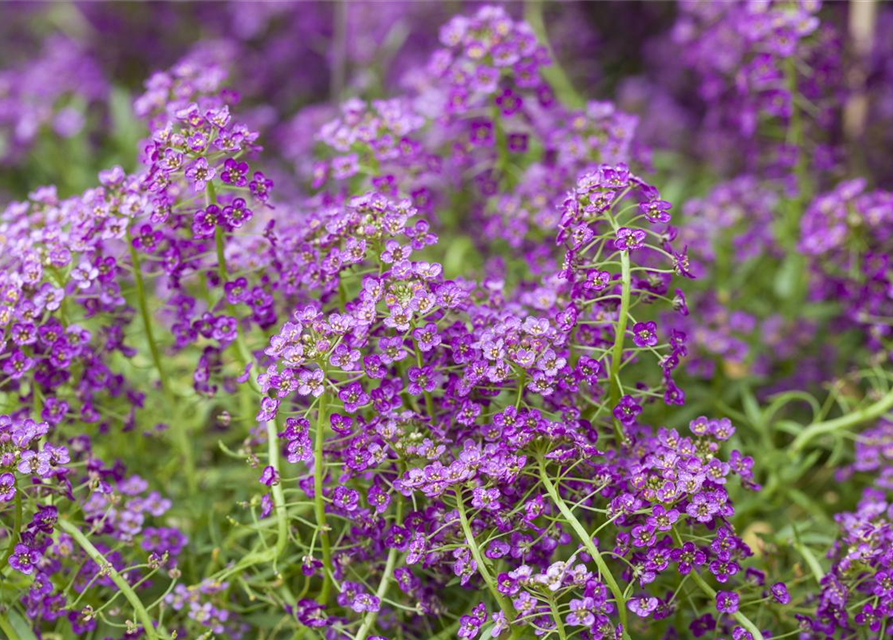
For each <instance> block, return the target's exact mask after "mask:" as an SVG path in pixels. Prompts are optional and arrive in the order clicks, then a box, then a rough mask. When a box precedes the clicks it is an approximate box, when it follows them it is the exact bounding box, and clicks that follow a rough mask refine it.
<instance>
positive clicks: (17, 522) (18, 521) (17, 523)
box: [0, 480, 22, 570]
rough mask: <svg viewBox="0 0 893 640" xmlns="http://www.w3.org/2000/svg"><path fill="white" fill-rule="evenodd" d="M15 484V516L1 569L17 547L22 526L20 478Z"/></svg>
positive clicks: (0, 564)
mask: <svg viewBox="0 0 893 640" xmlns="http://www.w3.org/2000/svg"><path fill="white" fill-rule="evenodd" d="M13 486H14V487H15V491H16V497H15V515H14V516H13V521H12V530H11V531H10V532H9V535H8V536H7V538H8V539H9V546H7V547H6V553H4V554H3V559H2V560H0V570H2V569H3V568H4V567H5V566H6V564H7V563H8V562H9V559H10V558H11V557H12V552H13V551H15V548H16V542H18V540H19V530H20V529H21V528H22V489H21V488H20V487H19V486H18V480H16V483H15V484H14V485H13Z"/></svg>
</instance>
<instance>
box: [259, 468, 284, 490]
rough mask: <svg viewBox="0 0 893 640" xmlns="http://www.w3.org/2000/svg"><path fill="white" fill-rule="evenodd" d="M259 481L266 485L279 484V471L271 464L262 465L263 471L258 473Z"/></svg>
mask: <svg viewBox="0 0 893 640" xmlns="http://www.w3.org/2000/svg"><path fill="white" fill-rule="evenodd" d="M260 483H261V484H265V485H267V486H268V487H272V486H273V485H276V484H279V473H278V472H277V471H276V469H275V468H274V467H273V466H271V465H267V466H266V467H264V471H263V473H261V474H260Z"/></svg>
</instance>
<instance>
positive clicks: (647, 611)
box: [627, 597, 658, 618]
mask: <svg viewBox="0 0 893 640" xmlns="http://www.w3.org/2000/svg"><path fill="white" fill-rule="evenodd" d="M657 604H658V602H657V598H653V597H641V598H632V599H631V600H630V601H629V602H628V603H627V606H628V607H629V610H630V611H632V612H633V613H635V614H636V615H637V616H639V617H640V618H647V617H648V616H650V615H651V613H652V612H653V611H654V610H655V609H657Z"/></svg>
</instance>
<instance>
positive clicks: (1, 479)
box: [0, 471, 16, 502]
mask: <svg viewBox="0 0 893 640" xmlns="http://www.w3.org/2000/svg"><path fill="white" fill-rule="evenodd" d="M15 481H16V477H15V475H13V474H11V473H9V472H8V471H4V472H3V473H0V502H9V501H10V500H12V499H13V498H14V497H15V495H16V487H15Z"/></svg>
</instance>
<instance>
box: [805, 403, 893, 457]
mask: <svg viewBox="0 0 893 640" xmlns="http://www.w3.org/2000/svg"><path fill="white" fill-rule="evenodd" d="M891 409H893V389H891V390H890V391H888V392H887V394H886V395H885V396H884V397H882V398H881V399H880V400H878V401H877V402H875V403H874V404H871V405H868V406H867V407H863V408H862V409H859V410H858V411H853V412H852V413H849V414H847V415H845V416H840V417H839V418H835V419H834V420H825V421H823V422H816V423H813V424H811V425H809V426H808V427H806V428H805V429H804V430H803V431H801V432H800V433H799V435H797V437H796V438H794V442H793V443H792V444H791V451H792V452H793V453H799V452H801V451H802V450H803V449H804V448H806V445H808V444H809V443H810V442H812V441H813V440H815V439H816V438H818V437H819V436H822V435H825V434H827V433H834V432H835V431H841V430H843V429H848V428H849V427H855V426H856V425H859V424H862V423H863V422H870V421H872V420H877V419H878V418H880V417H881V416H883V415H884V414H885V413H887V412H888V411H890V410H891Z"/></svg>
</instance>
